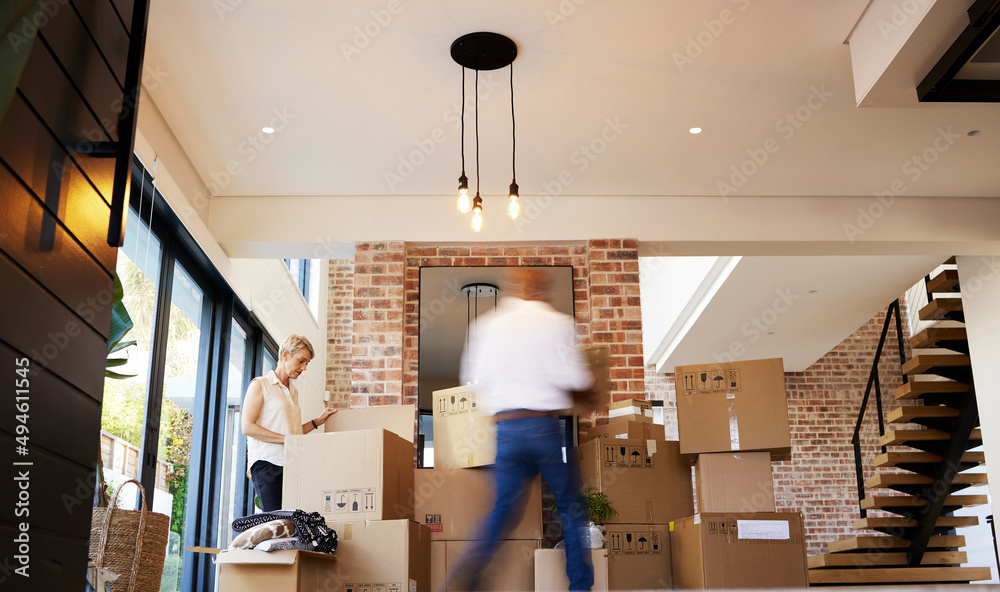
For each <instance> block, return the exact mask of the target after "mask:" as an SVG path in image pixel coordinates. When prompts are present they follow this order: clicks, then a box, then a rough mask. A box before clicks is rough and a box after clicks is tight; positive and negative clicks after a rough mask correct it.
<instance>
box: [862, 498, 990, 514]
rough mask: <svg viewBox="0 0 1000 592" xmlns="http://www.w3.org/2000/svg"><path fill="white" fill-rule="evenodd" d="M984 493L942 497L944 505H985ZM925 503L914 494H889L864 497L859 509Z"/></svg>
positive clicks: (921, 504)
mask: <svg viewBox="0 0 1000 592" xmlns="http://www.w3.org/2000/svg"><path fill="white" fill-rule="evenodd" d="M986 503H987V499H986V495H985V494H983V495H949V496H948V497H946V498H944V505H945V506H960V507H963V508H968V507H972V506H985V505H986ZM925 505H927V500H926V499H924V498H922V497H917V496H914V495H890V496H875V497H866V498H865V499H863V500H861V509H863V510H877V509H881V508H922V507H923V506H925Z"/></svg>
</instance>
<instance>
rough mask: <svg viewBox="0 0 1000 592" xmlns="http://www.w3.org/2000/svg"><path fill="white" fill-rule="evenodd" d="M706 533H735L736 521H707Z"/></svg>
mask: <svg viewBox="0 0 1000 592" xmlns="http://www.w3.org/2000/svg"><path fill="white" fill-rule="evenodd" d="M708 534H737V529H736V521H735V520H732V521H729V522H716V521H712V522H709V523H708Z"/></svg>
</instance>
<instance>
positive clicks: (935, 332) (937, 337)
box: [910, 327, 969, 349]
mask: <svg viewBox="0 0 1000 592" xmlns="http://www.w3.org/2000/svg"><path fill="white" fill-rule="evenodd" d="M968 338H969V337H968V335H967V334H966V332H965V327H927V328H926V329H924V330H923V331H921V332H920V333H917V334H916V335H914V336H913V337H911V338H910V347H911V348H913V349H921V348H927V347H934V345H935V344H936V343H938V342H940V341H966V340H968Z"/></svg>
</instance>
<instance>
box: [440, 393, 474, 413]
mask: <svg viewBox="0 0 1000 592" xmlns="http://www.w3.org/2000/svg"><path fill="white" fill-rule="evenodd" d="M470 411H471V412H475V411H478V406H477V405H476V395H475V394H474V393H455V394H453V395H439V396H438V398H437V405H435V407H434V415H435V416H436V417H447V416H449V415H459V414H462V413H469V412H470Z"/></svg>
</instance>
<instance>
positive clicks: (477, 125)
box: [476, 69, 479, 196]
mask: <svg viewBox="0 0 1000 592" xmlns="http://www.w3.org/2000/svg"><path fill="white" fill-rule="evenodd" d="M476 195H477V196H478V195H479V70H478V69H477V70H476Z"/></svg>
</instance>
